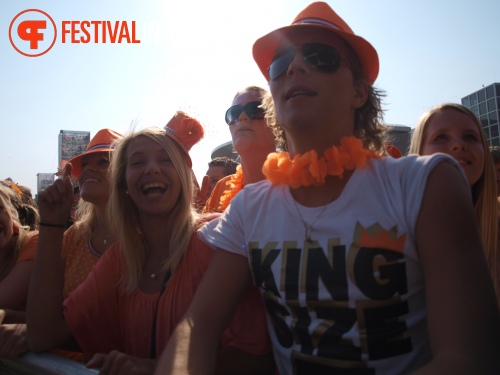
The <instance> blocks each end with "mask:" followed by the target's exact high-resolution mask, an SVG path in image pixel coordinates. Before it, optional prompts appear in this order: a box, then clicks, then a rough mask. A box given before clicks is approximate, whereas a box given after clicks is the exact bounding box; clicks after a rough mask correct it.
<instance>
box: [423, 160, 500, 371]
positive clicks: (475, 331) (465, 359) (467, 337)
mask: <svg viewBox="0 0 500 375" xmlns="http://www.w3.org/2000/svg"><path fill="white" fill-rule="evenodd" d="M416 241H417V246H418V249H419V254H420V258H421V262H422V267H423V271H424V278H425V290H426V298H427V305H428V329H429V338H430V345H431V350H432V353H433V360H432V361H431V362H430V363H429V364H428V365H427V366H424V367H423V368H421V369H420V370H418V371H417V372H416V373H415V374H419V375H424V374H455V375H458V374H492V375H493V374H500V361H499V359H500V356H499V355H498V353H500V324H499V319H500V317H499V313H498V308H497V304H496V300H495V294H494V291H493V286H492V282H491V279H490V277H489V272H488V268H487V266H486V261H485V259H484V255H483V250H482V246H481V239H480V237H479V233H478V231H477V226H476V223H475V219H474V210H473V206H472V202H471V198H470V189H469V187H468V186H467V185H466V183H465V182H464V180H463V178H461V176H460V174H459V171H458V170H457V169H456V168H455V167H454V166H452V165H451V164H449V163H440V164H439V165H437V166H436V168H435V169H434V170H433V171H432V173H431V175H430V176H429V179H428V182H427V186H426V190H425V194H424V199H423V202H422V206H421V210H420V214H419V217H418V222H417V228H416Z"/></svg>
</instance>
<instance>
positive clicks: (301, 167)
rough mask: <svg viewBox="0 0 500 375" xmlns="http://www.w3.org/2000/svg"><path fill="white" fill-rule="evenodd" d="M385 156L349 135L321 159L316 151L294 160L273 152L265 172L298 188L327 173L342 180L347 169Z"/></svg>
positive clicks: (321, 181) (320, 180)
mask: <svg viewBox="0 0 500 375" xmlns="http://www.w3.org/2000/svg"><path fill="white" fill-rule="evenodd" d="M381 157H383V156H381V155H379V154H377V153H376V152H375V151H372V150H368V149H366V148H364V147H363V143H362V142H361V140H360V139H358V138H356V137H354V136H349V137H343V138H342V139H341V140H340V146H338V147H337V146H332V147H330V148H329V149H327V150H326V151H325V154H324V155H323V156H322V157H320V158H318V153H317V152H316V151H315V150H311V151H307V152H306V153H304V154H303V155H301V154H297V155H295V156H294V158H293V160H292V159H290V154H289V153H288V152H280V153H275V152H273V153H271V154H269V156H268V157H267V160H266V161H265V163H264V166H263V167H262V173H264V175H265V176H266V178H267V180H268V181H269V182H271V183H272V184H275V185H278V184H287V185H290V187H292V188H294V189H296V188H298V187H301V186H311V185H313V186H321V185H323V184H324V183H325V178H326V176H337V177H338V178H340V179H342V178H343V177H344V171H346V170H353V169H355V168H363V167H364V166H365V164H366V162H367V160H368V159H369V158H381ZM240 190H241V189H240ZM238 191H239V190H238ZM234 195H236V193H235V194H234ZM234 195H233V196H234ZM221 201H222V199H221Z"/></svg>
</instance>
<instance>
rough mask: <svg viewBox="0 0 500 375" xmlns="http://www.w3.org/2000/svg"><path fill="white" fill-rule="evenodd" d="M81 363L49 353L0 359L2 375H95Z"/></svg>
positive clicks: (94, 372)
mask: <svg viewBox="0 0 500 375" xmlns="http://www.w3.org/2000/svg"><path fill="white" fill-rule="evenodd" d="M98 373H99V372H98V371H97V370H95V369H88V368H86V367H85V365H84V364H83V363H80V362H76V361H72V360H70V359H68V358H65V357H61V356H58V355H55V354H50V353H31V352H28V353H26V354H24V355H23V356H21V357H19V358H14V359H1V360H0V374H2V375H67V374H71V375H97V374H98Z"/></svg>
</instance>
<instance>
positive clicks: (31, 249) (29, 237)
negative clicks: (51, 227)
mask: <svg viewBox="0 0 500 375" xmlns="http://www.w3.org/2000/svg"><path fill="white" fill-rule="evenodd" d="M37 246H38V232H28V233H27V234H26V237H25V238H24V242H23V244H22V246H21V249H20V251H19V256H18V257H17V261H16V263H19V262H22V261H25V260H33V259H35V258H36V248H37Z"/></svg>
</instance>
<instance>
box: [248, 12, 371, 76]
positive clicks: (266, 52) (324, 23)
mask: <svg viewBox="0 0 500 375" xmlns="http://www.w3.org/2000/svg"><path fill="white" fill-rule="evenodd" d="M310 27H318V28H321V29H325V30H330V31H331V32H333V33H335V34H337V35H338V36H340V37H341V38H343V39H344V40H345V41H346V43H347V44H349V45H350V46H351V47H352V49H353V50H354V52H355V53H356V55H357V57H358V60H359V63H360V65H361V71H362V73H363V76H364V78H365V79H366V80H368V82H369V83H370V85H373V83H374V82H375V80H376V79H377V76H378V71H379V61H378V54H377V51H376V50H375V48H373V46H372V45H371V44H370V43H368V42H367V41H366V40H365V39H363V38H362V37H360V36H357V35H355V34H354V32H353V31H352V30H351V28H350V27H349V25H348V24H347V23H345V22H344V20H343V19H342V18H340V16H339V15H338V14H337V13H335V11H334V10H333V9H332V8H330V6H329V5H328V4H327V3H324V2H316V3H312V4H309V5H308V6H307V7H306V8H305V9H304V10H303V11H302V12H300V13H299V14H298V15H297V16H296V17H295V19H294V20H293V21H292V24H291V25H290V26H285V27H282V28H279V29H276V30H274V31H271V32H270V33H269V34H267V35H264V36H263V37H262V38H260V39H257V41H256V42H255V43H254V45H253V51H252V52H253V58H254V60H255V62H256V63H257V65H258V66H259V69H260V71H261V72H262V74H263V75H264V77H266V79H267V80H268V81H269V79H270V78H269V72H268V71H267V69H268V68H269V65H271V62H272V58H273V56H274V54H275V52H276V47H277V46H278V43H279V42H280V41H281V39H282V38H283V37H284V36H285V35H286V34H287V33H288V32H290V31H291V30H295V29H298V28H310Z"/></svg>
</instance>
